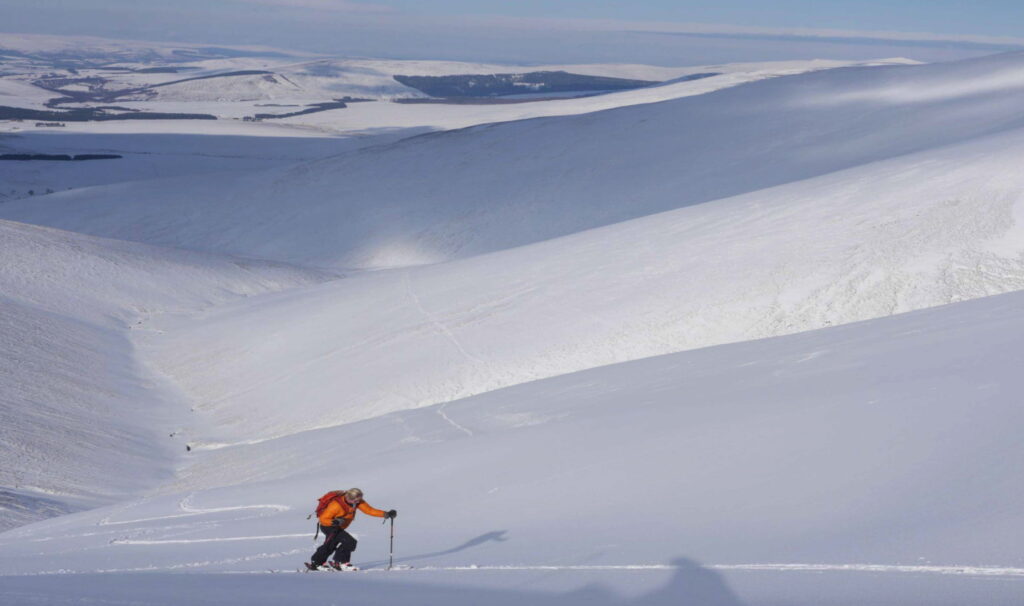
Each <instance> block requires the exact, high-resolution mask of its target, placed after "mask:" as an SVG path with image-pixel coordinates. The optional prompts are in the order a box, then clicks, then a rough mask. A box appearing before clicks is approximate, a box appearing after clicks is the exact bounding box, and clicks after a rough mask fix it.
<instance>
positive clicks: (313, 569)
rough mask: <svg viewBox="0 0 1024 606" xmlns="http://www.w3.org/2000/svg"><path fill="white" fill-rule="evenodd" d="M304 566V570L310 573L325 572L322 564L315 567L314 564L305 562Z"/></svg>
mask: <svg viewBox="0 0 1024 606" xmlns="http://www.w3.org/2000/svg"><path fill="white" fill-rule="evenodd" d="M305 565H306V570H308V571H312V572H315V571H317V570H327V568H325V567H324V565H323V564H320V565H319V566H318V565H316V564H314V563H312V562H305Z"/></svg>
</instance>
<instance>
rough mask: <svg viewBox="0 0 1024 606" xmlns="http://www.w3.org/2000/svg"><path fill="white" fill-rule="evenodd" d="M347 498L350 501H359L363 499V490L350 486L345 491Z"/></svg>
mask: <svg viewBox="0 0 1024 606" xmlns="http://www.w3.org/2000/svg"><path fill="white" fill-rule="evenodd" d="M345 500H346V501H348V502H349V503H358V502H360V501H362V500H363V491H362V490H359V489H358V488H349V489H348V490H346V491H345Z"/></svg>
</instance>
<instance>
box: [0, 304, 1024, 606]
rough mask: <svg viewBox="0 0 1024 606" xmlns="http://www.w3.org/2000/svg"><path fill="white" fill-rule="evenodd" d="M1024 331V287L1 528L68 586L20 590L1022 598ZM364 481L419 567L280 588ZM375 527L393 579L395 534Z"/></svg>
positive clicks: (619, 368) (441, 598)
mask: <svg viewBox="0 0 1024 606" xmlns="http://www.w3.org/2000/svg"><path fill="white" fill-rule="evenodd" d="M1022 318H1024V299H1022V297H1021V295H1020V294H1019V293H1013V294H1009V295H1004V296H1000V297H992V298H987V299H984V300H980V301H972V302H967V303H960V304H956V305H951V306H946V307H941V308H937V309H932V310H927V311H923V312H916V313H913V314H907V315H902V316H897V317H893V318H888V319H882V320H875V321H871V322H867V323H858V324H851V325H847V326H843V327H838V328H831V329H827V330H822V331H815V332H809V333H804V334H800V335H793V336H789V337H782V338H776V339H769V340H763V341H755V342H750V343H742V344H736V345H729V346H724V347H716V348H710V349H704V350H699V351H692V352H685V353H681V354H675V355H671V356H664V357H658V358H653V359H647V360H642V361H638V362H633V363H628V364H618V365H614V366H609V367H604V368H598V369H593V370H589V371H586V372H582V373H576V374H572V375H566V376H562V377H558V378H554V379H549V380H545V381H539V382H535V383H530V384H526V385H521V386H518V387H514V388H510V389H506V390H500V391H496V392H492V393H488V394H485V395H481V396H477V397H474V398H471V399H468V400H463V401H459V402H453V403H448V404H443V405H439V406H435V407H431V408H427V409H421V410H415V411H405V412H400V413H396V414H393V415H388V416H384V417H379V418H376V419H373V420H369V421H365V422H362V423H356V424H351V425H346V426H342V427H335V428H331V429H325V430H320V431H315V432H307V433H303V434H300V435H296V436H291V437H287V438H283V439H279V440H273V441H269V442H264V443H262V444H256V445H252V446H244V447H236V448H230V449H224V450H218V451H213V452H206V453H199V454H194V455H192V457H193V458H192V465H191V466H189V467H188V468H187V469H186V471H185V473H184V474H183V475H182V476H181V477H180V479H179V480H178V481H177V482H176V483H174V484H172V485H169V486H168V487H167V488H166V493H167V494H166V495H165V496H154V497H152V498H149V499H145V500H138V501H133V502H130V503H123V504H121V505H118V506H113V507H107V508H103V509H100V510H95V511H91V512H86V513H81V514H75V515H71V516H66V517H63V518H60V519H57V520H53V521H50V522H47V523H45V524H39V525H34V526H28V527H25V528H22V529H18V530H15V531H11V532H8V533H5V534H3V535H0V570H3V572H4V574H7V575H37V574H39V573H40V572H41V571H42V572H43V574H44V576H26V577H20V578H15V577H7V578H5V580H4V583H3V589H0V595H4V596H5V597H8V598H9V599H25V598H27V597H30V596H48V599H50V600H53V602H52V603H72V602H73V601H74V600H85V599H97V600H100V601H101V602H102V601H103V600H111V599H114V598H115V596H120V599H126V598H127V597H130V596H135V597H136V599H141V598H140V597H139V596H147V598H146V599H145V600H144V601H146V602H147V603H153V604H170V603H174V600H180V599H182V598H186V597H187V598H189V601H190V602H192V603H200V604H206V603H215V601H217V603H236V602H237V603H256V604H271V603H279V600H281V599H282V597H281V596H282V595H283V594H282V593H281V592H290V593H292V594H293V596H294V595H298V596H302V597H303V598H308V599H311V600H312V599H322V598H323V596H325V595H329V594H331V593H332V592H336V591H337V590H338V587H339V586H338V585H337V583H345V592H346V597H347V599H350V600H356V601H364V600H365V602H364V603H382V604H383V603H388V604H422V603H442V602H443V603H453V604H462V603H465V604H471V603H500V604H505V603H512V602H513V601H516V600H518V601H519V602H520V603H521V601H522V600H523V599H529V600H532V601H534V602H538V603H542V604H547V603H558V604H594V603H597V604H626V603H629V604H633V603H635V604H679V603H699V604H712V605H719V606H720V605H724V604H729V605H735V604H749V605H755V604H777V603H787V604H831V603H836V604H839V603H851V602H850V598H851V596H859V598H858V599H860V600H864V599H867V600H869V602H870V603H872V604H930V605H934V604H943V605H945V604H950V605H952V604H964V603H984V604H1007V605H1008V604H1015V603H1019V600H1020V598H1021V595H1022V594H1021V591H1022V586H1021V584H1020V578H1021V576H1022V575H1024V560H1021V558H1020V554H1019V549H1018V547H1019V545H1020V542H1021V540H1024V535H1022V534H1021V533H1022V529H1024V524H1022V521H1024V520H1022V519H1021V514H1020V511H1019V507H1016V506H1015V505H1014V504H1015V503H1018V502H1019V501H1020V499H1021V498H1024V494H1022V493H1021V487H1020V483H1019V482H1016V481H1015V477H1016V475H1017V472H1018V471H1019V469H1020V466H1021V464H1022V463H1024V450H1022V446H1021V443H1020V440H1019V439H1018V436H1017V427H1018V426H1019V424H1020V423H1021V421H1022V420H1024V419H1022V417H1021V415H1022V411H1021V409H1020V406H1019V405H1018V402H1017V400H1018V399H1017V398H1016V396H1015V394H1017V393H1019V392H1020V390H1021V389H1022V388H1024V385H1022V384H1021V378H1020V373H1019V372H1018V369H1019V367H1020V365H1021V363H1022V362H1024V358H1022V355H1024V351H1022V350H1021V347H1020V343H1021V342H1022V340H1024V322H1022ZM352 484H359V485H362V486H363V487H364V488H365V489H366V490H367V498H368V499H369V500H370V502H371V503H373V504H375V505H377V506H383V507H396V508H397V509H398V510H399V512H400V513H399V517H398V519H397V524H396V556H397V557H396V563H398V564H405V565H409V564H411V565H415V566H417V567H418V569H417V570H414V571H411V572H398V573H394V574H392V575H379V576H377V575H372V574H367V575H355V576H354V577H350V578H345V579H340V578H337V577H332V576H325V577H312V578H311V577H308V576H303V575H296V576H290V575H264V574H262V573H266V572H268V571H278V572H289V571H292V570H294V569H295V567H296V565H297V563H298V562H299V561H301V560H302V559H303V558H305V557H307V556H308V554H309V552H311V550H312V547H313V544H312V543H311V542H310V541H309V536H310V535H309V534H307V530H311V529H308V525H307V523H306V522H305V520H304V518H305V515H304V514H305V512H306V511H307V510H308V509H309V508H310V507H311V506H312V505H313V503H314V499H315V497H316V496H317V495H319V494H320V493H321V492H322V491H323V490H324V489H326V488H334V487H336V486H337V485H341V486H345V485H352ZM354 528H355V531H356V532H357V533H358V535H359V537H360V548H359V550H358V551H357V552H356V555H357V559H358V561H359V562H361V563H363V564H364V565H367V566H369V567H371V568H374V569H377V570H379V569H380V568H381V567H382V565H383V563H384V562H385V561H386V558H383V559H382V555H384V554H386V540H387V539H386V533H385V532H383V531H382V530H381V529H380V526H379V525H378V524H376V523H375V522H374V521H372V520H367V519H362V518H360V519H357V521H356V524H355V527H354ZM58 545H59V546H58ZM58 549H59V551H60V555H59V558H57V559H55V556H56V553H55V552H56V551H57V550H58ZM131 571H136V572H138V571H142V572H148V573H150V574H143V575H139V574H128V573H130V572H131ZM801 571H811V572H812V573H811V574H808V573H806V572H801ZM814 571H816V572H814ZM160 572H176V573H178V574H179V576H176V577H173V578H176V579H179V581H178V582H177V583H175V584H173V586H172V585H168V582H169V581H170V579H169V578H167V577H166V576H164V575H160V574H154V573H160ZM186 572H191V573H195V572H209V573H222V574H221V575H189V576H188V577H181V576H180V574H181V573H186ZM229 572H232V573H250V575H253V576H242V577H239V576H237V575H233V576H224V575H223V573H229ZM54 573H64V574H62V575H57V576H54ZM95 573H103V574H102V576H99V577H97V576H92V575H94V574H95ZM185 578H187V579H188V581H187V583H183V582H182V581H181V580H182V579H185ZM976 579H983V581H981V580H976ZM104 583H105V584H106V585H107V586H106V587H105V588H104V587H102V585H103V584H104ZM111 587H117V589H116V593H115V592H112V591H111ZM456 587H457V589H455V588H456ZM159 588H166V589H163V590H160V589H159ZM225 588H230V591H228V592H227V593H226V594H225V593H222V592H223V591H224V590H225ZM227 596H229V597H227ZM225 600H226V602H225ZM275 600H276V601H275ZM688 600H689V601H688ZM178 603H180V602H178ZM858 603H862V602H858Z"/></svg>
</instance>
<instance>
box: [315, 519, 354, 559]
mask: <svg viewBox="0 0 1024 606" xmlns="http://www.w3.org/2000/svg"><path fill="white" fill-rule="evenodd" d="M320 532H322V533H324V544H323V545H321V546H320V548H319V549H317V550H316V553H314V554H313V559H312V560H311V562H310V563H311V564H316V565H317V566H320V565H322V564H323V563H324V562H326V561H327V556H329V555H331V552H332V551H333V552H334V561H335V562H339V563H341V564H346V563H348V561H349V560H350V559H351V558H352V552H353V551H355V550H356V543H358V541H356V539H355V537H353V536H352V535H350V534H349V533H347V532H345V531H344V530H342V529H341V528H338V527H337V526H324V525H323V524H321V525H320Z"/></svg>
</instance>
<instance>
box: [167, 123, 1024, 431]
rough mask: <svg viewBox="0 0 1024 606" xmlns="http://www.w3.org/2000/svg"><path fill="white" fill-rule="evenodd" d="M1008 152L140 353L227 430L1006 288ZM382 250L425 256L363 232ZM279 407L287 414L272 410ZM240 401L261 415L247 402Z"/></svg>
mask: <svg viewBox="0 0 1024 606" xmlns="http://www.w3.org/2000/svg"><path fill="white" fill-rule="evenodd" d="M1022 153H1024V131H1012V132H1011V133H1009V134H1006V135H1000V136H993V137H989V138H983V139H980V140H978V141H975V142H971V143H968V144H962V145H960V146H953V147H948V148H944V149H942V150H939V151H935V152H922V153H919V154H915V155H910V156H906V157H902V158H898V159H893V160H889V161H884V162H877V163H873V164H870V165H867V166H864V167H860V168H856V169H851V170H848V171H843V172H839V173H835V174H832V175H828V176H824V177H820V178H817V179H811V180H807V181H802V182H797V183H794V184H790V185H786V186H780V187H777V188H774V189H771V190H762V191H759V192H756V193H752V194H747V195H744V196H739V197H736V198H730V199H726V200H719V201H716V202H714V203H710V204H706V205H697V206H689V207H685V208H681V209H678V210H675V211H670V212H666V213H661V214H658V215H652V216H650V217H644V218H640V219H636V220H633V221H629V222H624V223H618V224H615V225H611V226H607V227H604V228H601V229H595V230H590V231H584V232H581V233H578V234H574V235H572V236H566V237H563V238H559V239H555V240H551V241H548V242H544V243H540V244H535V245H532V246H525V247H518V248H512V249H508V250H505V251H501V252H497V253H493V254H489V255H483V256H478V257H473V258H470V259H466V260H461V261H455V262H448V263H440V264H436V265H428V266H425V267H416V268H409V269H403V270H391V271H381V272H370V273H365V274H361V275H354V276H351V277H349V278H348V279H346V280H343V281H340V282H336V283H331V284H327V285H324V286H319V287H314V288H312V289H306V290H303V291H296V292H288V293H283V294H282V295H280V296H276V297H270V298H267V299H266V300H263V301H260V302H259V303H258V304H246V305H244V306H243V305H232V306H227V307H224V308H221V309H218V310H217V311H216V312H215V313H209V314H203V317H202V318H201V319H199V320H198V321H196V319H193V318H184V319H182V320H181V321H180V322H177V321H175V320H174V319H170V318H166V319H164V320H163V322H166V323H167V332H168V333H170V334H171V335H172V336H170V337H168V338H162V339H160V340H159V343H154V348H155V349H156V351H155V352H154V354H153V359H154V360H157V361H158V364H159V365H160V367H161V368H163V369H165V371H166V372H168V373H169V374H170V375H171V376H173V377H176V378H177V379H178V380H179V383H180V384H181V385H182V387H183V389H185V391H186V392H187V393H189V394H190V396H191V397H192V398H193V399H194V401H196V402H197V406H198V408H199V409H201V410H203V411H206V412H207V413H208V414H209V415H210V416H211V417H212V418H213V419H215V422H214V423H213V427H216V428H217V433H215V434H214V435H213V436H211V437H210V438H208V439H209V440H212V441H214V442H217V441H220V440H227V441H231V442H234V441H246V440H254V439H265V438H266V437H272V436H278V435H282V434H285V433H289V432H291V431H298V430H304V429H310V428H314V427H324V426H329V425H334V424H339V423H345V422H351V421H354V420H359V419H363V418H367V417H371V416H375V415H378V414H383V413H386V412H391V411H394V410H401V409H405V408H411V407H417V406H423V405H427V404H434V403H438V402H444V401H448V400H451V399H456V398H461V397H466V396H469V395H473V394H477V393H482V392H485V391H488V390H491V389H495V388H499V387H504V386H507V385H512V384H516V383H520V382H525V381H529V380H533V379H537V378H541V377H547V376H554V375H558V374H562V373H565V372H572V371H576V370H581V369H584V368H590V367H594V366H600V365H605V364H611V363H614V362H619V361H624V360H632V359H637V358H642V357H646V356H652V355H657V354H663V353H669V352H674V351H680V350H684V349H692V348H697V347H706V346H709V345H715V344H720V343H727V342H734V341H744V340H749V339H754V338H760V337H766V336H772V335H779V334H788V333H793V332H799V331H803V330H809V329H814V328H820V327H824V326H829V325H837V324H842V323H847V322H852V321H856V320H864V319H869V318H874V317H880V316H886V315H890V314H893V313H900V312H904V311H910V310H913V309H920V308H923V307H929V306H934V305H942V304H945V303H949V302H952V301H959V300H964V299H970V298H975V297H983V296H986V295H990V294H997V293H1002V292H1007V291H1010V290H1016V289H1021V288H1022V287H1024V261H1022V259H1024V232H1022V231H1021V229H1020V227H1019V225H1020V217H1021V216H1022V213H1024V206H1022V205H1024V175H1021V174H1020V173H1019V171H1014V170H1013V168H1012V167H1013V166H1015V163H1016V158H1019V157H1020V156H1021V154H1022ZM994 175H998V177H994ZM389 245H390V246H392V247H393V249H392V250H391V251H389V252H391V253H392V254H395V255H398V254H405V255H409V256H411V255H413V254H417V253H419V254H423V253H422V252H421V251H420V250H417V249H415V248H411V247H408V246H409V245H408V244H405V243H404V242H403V241H402V240H400V239H397V238H396V239H395V240H393V241H388V240H387V239H384V240H382V241H381V242H379V243H378V246H379V247H380V250H381V251H382V252H383V251H385V250H387V248H386V247H387V246H389ZM403 245H404V246H407V248H403ZM438 260H439V259H438ZM253 325H258V326H263V327H265V329H266V331H268V332H270V333H272V334H282V335H284V334H286V335H288V338H287V340H286V341H283V342H274V343H273V344H270V343H268V342H267V341H266V339H265V333H263V334H260V333H247V332H246V331H245V327H246V326H253ZM539 335H543V336H539ZM396 367H400V368H407V369H408V370H405V371H403V372H401V373H397V374H396V373H395V368H396ZM268 369H272V370H269V372H268ZM338 393H344V394H345V397H344V399H342V400H341V401H339V400H338V398H337V396H336V394H338ZM284 399H289V400H291V401H292V402H293V403H292V404H291V405H290V407H291V408H292V410H294V411H295V412H296V413H297V414H295V415H294V416H290V417H288V418H286V419H282V418H278V417H275V416H272V415H270V414H269V411H272V410H274V409H275V408H276V407H277V406H278V403H279V402H281V401H282V400H284ZM253 410H261V411H267V412H268V414H261V415H258V416H256V417H255V418H252V417H250V416H248V415H243V414H242V411H253ZM218 434H219V435H218Z"/></svg>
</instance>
